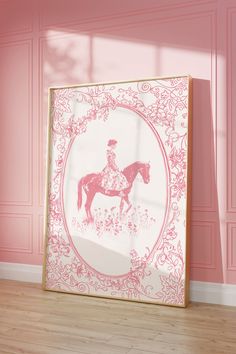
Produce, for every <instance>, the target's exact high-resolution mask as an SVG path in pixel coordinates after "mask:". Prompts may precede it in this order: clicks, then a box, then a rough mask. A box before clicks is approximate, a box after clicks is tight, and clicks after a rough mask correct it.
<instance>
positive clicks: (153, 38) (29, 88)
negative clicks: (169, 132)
mask: <svg viewBox="0 0 236 354" xmlns="http://www.w3.org/2000/svg"><path fill="white" fill-rule="evenodd" d="M235 36H236V2H235V1H234V0H218V1H217V0H215V1H214V0H212V1H206V0H205V1H202V0H189V1H187V0H169V1H166V0H137V1H128V2H127V1H123V0H121V1H110V0H100V1H96V0H87V1H82V0H50V1H42V0H41V1H40V0H28V1H25V0H21V1H18V0H4V1H3V0H0V80H1V81H0V82H1V94H0V157H1V177H0V178H1V187H0V231H1V234H0V261H3V262H13V263H14V262H15V263H28V264H41V263H42V254H43V204H44V177H45V156H46V148H45V146H46V144H45V137H46V120H47V87H48V86H53V85H63V84H78V83H83V82H99V81H115V80H126V79H138V78H145V77H153V76H168V75H178V74H188V73H189V74H191V75H192V76H193V78H194V102H193V110H194V113H193V202H192V233H191V278H192V279H194V280H201V281H212V282H222V283H236V183H234V181H235V179H236V159H235V156H236V145H235V144H234V143H233V142H234V139H233V137H234V136H236V121H235V119H233V117H235V116H236V101H235V99H233V98H234V97H236V42H235Z"/></svg>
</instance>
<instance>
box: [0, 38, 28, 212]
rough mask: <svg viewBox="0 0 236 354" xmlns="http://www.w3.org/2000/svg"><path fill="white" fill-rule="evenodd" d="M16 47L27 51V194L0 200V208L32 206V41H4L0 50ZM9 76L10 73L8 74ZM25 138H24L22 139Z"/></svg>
mask: <svg viewBox="0 0 236 354" xmlns="http://www.w3.org/2000/svg"><path fill="white" fill-rule="evenodd" d="M18 46H25V47H26V51H27V57H26V58H25V59H26V60H27V69H28V74H27V76H28V77H27V92H26V97H27V119H26V121H27V129H28V135H27V141H28V153H27V167H28V170H27V175H28V192H27V195H28V197H27V196H26V198H25V199H23V200H20V199H16V200H0V206H32V205H33V153H32V151H33V124H32V117H33V105H32V96H33V93H32V88H33V65H32V61H33V41H32V39H27V40H26V39H24V40H17V41H16V40H14V41H10V40H9V41H5V42H4V43H1V44H0V50H1V48H7V47H9V48H14V47H18ZM9 74H10V73H9ZM24 138H25V137H24Z"/></svg>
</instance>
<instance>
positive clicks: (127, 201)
mask: <svg viewBox="0 0 236 354" xmlns="http://www.w3.org/2000/svg"><path fill="white" fill-rule="evenodd" d="M124 200H125V201H126V203H127V204H128V208H127V209H126V211H125V212H126V213H128V211H129V210H130V208H131V207H132V204H131V203H130V201H129V197H128V194H127V195H126V196H125V197H124Z"/></svg>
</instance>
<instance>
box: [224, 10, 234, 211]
mask: <svg viewBox="0 0 236 354" xmlns="http://www.w3.org/2000/svg"><path fill="white" fill-rule="evenodd" d="M233 16H234V17H235V21H236V7H230V8H228V9H227V22H226V25H227V31H226V43H227V60H226V63H227V156H226V159H227V182H228V183H227V211H228V212H231V213H235V212H236V200H235V199H234V197H235V198H236V186H235V182H234V180H235V177H236V175H235V176H234V174H236V163H235V162H233V155H234V153H233V143H234V136H235V134H236V125H235V127H233V104H235V100H234V96H235V94H236V92H233V80H232V74H233V67H235V64H236V56H235V59H234V60H235V63H234V64H233V50H232V45H233V42H235V37H234V36H233V33H232V25H233ZM235 78H236V72H235ZM235 110H236V107H235ZM234 129H235V131H233V130H234ZM234 167H235V171H233V168H234ZM233 194H234V195H233Z"/></svg>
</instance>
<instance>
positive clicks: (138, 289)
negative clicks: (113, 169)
mask: <svg viewBox="0 0 236 354" xmlns="http://www.w3.org/2000/svg"><path fill="white" fill-rule="evenodd" d="M145 95H148V97H149V99H148V100H147V103H146V101H145V100H144V99H143V97H145ZM75 102H77V103H80V104H85V105H86V107H87V110H86V111H85V110H83V111H81V112H77V113H76V114H75V112H73V106H74V104H75ZM52 103H53V104H52V110H51V111H52V142H53V149H54V150H53V155H52V161H51V166H50V168H51V181H50V188H49V215H48V245H47V274H46V275H47V280H46V286H47V288H51V289H61V290H64V291H70V292H75V293H86V294H98V295H102V296H113V297H119V298H128V299H138V300H144V301H152V302H161V303H166V304H175V305H183V304H184V301H185V299H184V283H185V258H184V254H185V252H184V251H183V249H184V247H185V245H184V237H183V235H182V234H183V233H182V231H183V230H184V228H185V218H184V217H183V215H182V213H183V211H182V209H183V205H184V203H185V201H186V186H187V181H186V169H187V128H188V127H187V119H186V117H187V113H188V79H187V77H182V78H176V79H163V80H150V81H147V82H138V83H137V82H133V83H129V84H126V85H125V87H124V86H122V85H120V84H115V85H101V86H94V87H92V86H91V87H83V88H80V87H77V88H76V87H75V88H73V89H57V90H54V93H53V97H52ZM118 107H123V108H126V109H129V110H131V111H133V112H136V113H138V114H139V115H140V117H142V119H144V120H145V121H146V122H147V124H148V125H149V126H150V128H151V129H152V130H153V131H155V132H156V134H159V137H160V139H161V142H162V146H163V151H164V152H163V153H164V154H165V161H166V170H167V175H168V210H167V211H166V218H165V222H164V224H163V227H162V230H161V233H160V235H158V236H157V240H156V243H155V245H154V247H153V249H152V250H149V249H147V250H146V253H145V255H144V256H142V257H141V256H139V254H138V251H137V250H136V249H135V248H134V249H132V250H131V252H130V270H129V272H128V273H127V274H123V275H121V276H109V275H106V274H102V273H100V272H98V271H96V270H95V269H93V268H92V267H90V266H89V265H88V264H87V263H86V262H85V261H84V260H83V259H82V257H79V256H77V254H76V253H75V251H74V248H73V245H72V243H71V241H70V237H69V236H68V229H67V227H66V221H65V216H64V210H63V201H62V194H63V178H64V170H65V161H66V157H67V155H68V151H69V148H70V146H71V144H72V143H73V141H74V139H75V137H77V136H79V135H82V134H86V131H87V127H88V125H89V124H90V123H91V122H92V121H94V120H101V121H103V122H106V121H107V120H108V119H109V114H110V112H111V111H114V110H116V109H117V108H118ZM114 218H115V215H114ZM97 222H98V224H97V225H98V229H97V231H98V235H99V237H100V236H102V234H101V233H100V234H99V230H100V229H101V225H99V218H97ZM128 222H129V221H128ZM150 222H151V221H150ZM116 225H117V224H115V223H114V230H113V229H112V227H113V226H112V225H110V226H109V227H111V231H112V230H113V231H114V235H115V234H117V233H119V229H116V228H115V227H116ZM131 226H132V225H131ZM107 227H108V226H107ZM132 227H134V226H132ZM180 230H182V231H181V232H180ZM113 231H112V232H113ZM135 232H137V229H135V227H134V229H133V233H134V234H135ZM154 279H155V281H154Z"/></svg>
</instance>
